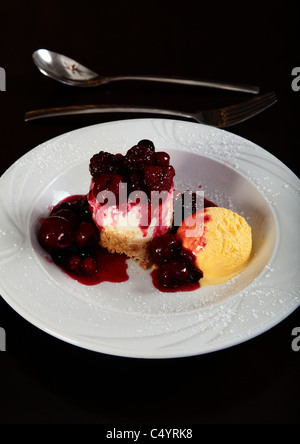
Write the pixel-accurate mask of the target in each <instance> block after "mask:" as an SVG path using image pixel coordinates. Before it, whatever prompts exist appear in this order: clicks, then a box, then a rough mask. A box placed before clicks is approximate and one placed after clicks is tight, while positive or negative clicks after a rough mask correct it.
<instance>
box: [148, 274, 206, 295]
mask: <svg viewBox="0 0 300 444" xmlns="http://www.w3.org/2000/svg"><path fill="white" fill-rule="evenodd" d="M158 270H159V269H158V268H156V269H154V270H152V272H151V277H152V283H153V285H154V287H155V288H156V289H157V290H159V291H163V292H165V293H177V292H179V291H194V290H197V289H198V288H200V283H199V281H197V282H191V283H184V284H181V285H179V286H177V287H166V286H164V285H163V284H162V282H161V280H160V278H159V271H158Z"/></svg>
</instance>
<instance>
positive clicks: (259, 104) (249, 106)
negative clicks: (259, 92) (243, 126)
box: [222, 92, 277, 127]
mask: <svg viewBox="0 0 300 444" xmlns="http://www.w3.org/2000/svg"><path fill="white" fill-rule="evenodd" d="M276 102H277V98H276V94H275V93H273V92H271V93H267V94H265V95H263V96H260V97H255V98H254V99H250V100H248V101H246V102H244V103H242V104H238V105H232V106H228V107H227V108H224V109H223V112H222V117H223V124H222V126H223V127H225V126H231V125H233V124H234V123H237V122H243V121H245V120H247V119H249V118H250V117H253V116H255V115H256V114H259V113H260V112H262V111H264V110H265V109H267V108H269V107H270V106H272V105H273V104H274V103H276Z"/></svg>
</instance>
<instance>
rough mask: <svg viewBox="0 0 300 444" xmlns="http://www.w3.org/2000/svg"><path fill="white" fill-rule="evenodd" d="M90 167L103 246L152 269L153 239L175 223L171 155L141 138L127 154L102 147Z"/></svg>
mask: <svg viewBox="0 0 300 444" xmlns="http://www.w3.org/2000/svg"><path fill="white" fill-rule="evenodd" d="M90 172H91V175H92V180H91V186H90V191H89V194H88V202H89V206H90V209H91V212H92V216H93V220H94V222H95V224H96V226H97V227H98V229H99V231H100V245H101V246H102V247H104V248H106V249H107V250H108V251H109V252H112V253H113V252H116V253H119V254H124V255H126V256H127V257H128V258H130V259H131V260H134V261H139V262H140V265H141V267H143V268H145V269H146V268H148V266H149V265H150V243H151V241H152V239H153V238H155V237H156V236H160V235H162V234H165V233H166V232H168V231H169V230H170V228H171V227H172V223H173V210H174V198H173V190H174V183H173V178H174V175H175V170H174V168H173V166H172V165H170V156H169V155H168V154H167V153H165V152H162V151H159V152H156V151H155V147H154V144H153V143H152V142H151V141H149V140H142V141H140V142H139V143H138V144H137V145H135V146H133V147H132V148H130V149H129V150H128V151H127V153H126V155H121V154H117V155H114V154H111V153H107V152H104V151H100V153H98V154H96V155H95V156H93V158H92V159H91V162H90Z"/></svg>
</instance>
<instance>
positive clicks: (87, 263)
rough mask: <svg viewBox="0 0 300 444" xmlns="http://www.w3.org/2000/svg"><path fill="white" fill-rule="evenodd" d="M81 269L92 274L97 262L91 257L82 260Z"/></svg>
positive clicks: (94, 271) (95, 269)
mask: <svg viewBox="0 0 300 444" xmlns="http://www.w3.org/2000/svg"><path fill="white" fill-rule="evenodd" d="M81 269H82V271H83V272H84V273H85V274H94V273H96V271H97V262H96V261H95V259H93V258H92V257H87V258H85V259H84V260H83V262H82V265H81Z"/></svg>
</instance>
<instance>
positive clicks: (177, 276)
mask: <svg viewBox="0 0 300 444" xmlns="http://www.w3.org/2000/svg"><path fill="white" fill-rule="evenodd" d="M89 169H90V173H91V176H92V178H93V181H94V186H93V190H90V193H92V194H93V195H95V196H96V195H98V193H101V192H102V191H111V192H113V193H114V194H115V197H116V203H117V205H118V204H119V194H118V193H119V189H120V188H119V185H120V184H121V183H127V185H128V192H129V193H131V192H134V191H144V192H146V194H147V196H148V198H149V196H151V193H152V192H153V191H158V192H161V191H168V192H169V191H170V190H171V187H172V186H173V178H174V176H175V169H174V168H173V166H172V165H170V156H169V155H168V154H167V153H166V152H163V151H160V152H156V151H155V146H154V144H153V142H152V141H150V140H147V139H143V140H141V141H140V142H139V143H138V144H137V145H135V146H133V147H132V148H131V149H129V150H128V151H127V153H126V155H125V156H123V155H122V154H116V155H114V154H110V153H108V152H105V151H100V152H99V153H98V154H95V155H94V156H93V157H92V158H91V160H90V166H89ZM88 196H89V195H75V196H70V197H68V198H66V199H64V200H63V201H61V202H60V203H58V204H57V205H56V206H55V207H53V208H51V209H50V214H49V216H48V217H47V218H43V219H41V221H40V229H39V232H38V239H39V242H40V244H41V246H42V247H43V248H44V249H45V250H46V251H47V252H48V254H49V255H50V256H51V258H52V260H53V262H54V263H55V264H56V265H57V266H59V267H60V268H61V269H62V270H64V272H65V273H67V274H68V275H69V276H70V277H72V278H73V279H75V280H77V281H78V282H80V283H81V284H84V285H97V284H99V283H101V282H118V283H120V282H125V281H127V280H128V279H129V276H128V274H127V268H128V265H127V257H126V256H124V255H119V254H116V253H114V254H112V253H109V252H108V251H107V250H106V249H104V248H102V247H101V246H100V244H99V242H100V235H101V233H100V231H99V229H98V228H97V226H96V224H95V223H94V221H93V217H92V212H91V209H90V205H89V199H88ZM90 197H91V195H90ZM179 197H180V193H179V194H178V198H179ZM148 205H149V210H150V208H151V204H150V202H149V203H148ZM200 206H201V207H202V208H203V206H204V208H205V207H212V206H216V205H215V204H214V203H213V202H211V201H208V200H207V199H205V198H204V200H203V201H201V200H200V201H198V198H197V194H196V193H194V192H193V193H192V199H187V201H186V202H184V201H183V202H182V215H184V217H183V218H182V220H183V219H184V218H185V217H187V215H188V214H189V213H193V212H195V211H197V210H198V209H199V207H200ZM179 211H181V208H180V209H179ZM150 213H151V211H149V216H150ZM149 223H150V217H148V225H149ZM148 225H147V223H146V226H141V227H140V228H141V230H144V232H145V234H146V232H147V228H148ZM161 225H162V224H161ZM177 229H178V226H174V225H173V227H172V229H171V231H170V232H168V233H165V232H164V230H161V232H159V231H158V232H156V236H155V237H154V238H153V240H152V242H151V245H150V254H151V261H152V263H153V264H154V265H155V266H156V268H155V269H154V270H153V271H152V272H151V276H152V280H153V285H154V287H155V288H157V289H159V290H160V291H163V292H177V291H192V290H195V289H197V288H199V287H200V284H199V281H200V279H201V278H202V277H203V274H202V272H201V270H199V269H198V268H197V266H196V264H195V257H194V255H193V254H192V253H191V252H189V251H187V250H185V249H184V248H183V247H182V244H181V242H180V241H179V240H178V239H177V237H176V231H177Z"/></svg>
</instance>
